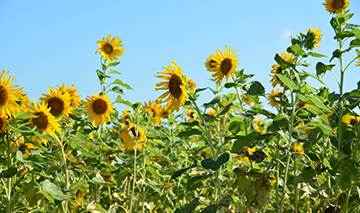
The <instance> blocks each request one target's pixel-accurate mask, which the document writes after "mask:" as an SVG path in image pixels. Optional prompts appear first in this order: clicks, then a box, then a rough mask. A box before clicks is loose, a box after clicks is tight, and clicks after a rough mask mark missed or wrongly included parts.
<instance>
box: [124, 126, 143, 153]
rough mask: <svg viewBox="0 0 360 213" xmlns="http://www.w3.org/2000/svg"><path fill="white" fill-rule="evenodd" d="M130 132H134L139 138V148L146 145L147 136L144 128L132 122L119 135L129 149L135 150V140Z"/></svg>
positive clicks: (134, 135)
mask: <svg viewBox="0 0 360 213" xmlns="http://www.w3.org/2000/svg"><path fill="white" fill-rule="evenodd" d="M130 134H132V136H133V137H136V138H137V140H138V143H137V146H136V148H137V149H141V148H142V147H143V146H145V141H146V140H147V138H146V136H145V134H144V132H143V131H142V129H141V128H140V127H137V126H135V125H134V124H130V125H129V126H128V127H127V128H125V129H123V130H121V131H120V134H119V135H118V138H121V139H123V143H124V145H125V147H126V148H127V149H129V150H134V147H135V141H134V139H133V138H132V136H131V135H130Z"/></svg>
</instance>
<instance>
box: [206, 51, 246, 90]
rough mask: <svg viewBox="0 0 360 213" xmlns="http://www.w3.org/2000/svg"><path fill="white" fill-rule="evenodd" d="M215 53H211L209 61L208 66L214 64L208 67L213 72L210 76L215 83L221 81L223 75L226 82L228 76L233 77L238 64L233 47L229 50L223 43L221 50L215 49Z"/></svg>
mask: <svg viewBox="0 0 360 213" xmlns="http://www.w3.org/2000/svg"><path fill="white" fill-rule="evenodd" d="M216 52H217V54H212V55H211V56H210V58H211V59H208V60H210V61H209V63H208V64H209V66H214V67H212V68H211V70H210V69H209V71H211V72H215V73H214V74H213V75H212V77H213V79H214V80H215V81H216V83H220V84H221V82H222V81H223V79H224V77H225V78H226V83H227V82H228V80H229V78H230V76H233V77H234V72H235V71H236V66H238V65H240V63H239V59H237V58H236V55H235V53H236V51H235V48H234V49H233V51H231V48H230V47H229V48H228V47H227V45H225V48H224V49H223V52H222V53H221V52H220V50H216Z"/></svg>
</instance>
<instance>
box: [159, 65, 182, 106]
mask: <svg viewBox="0 0 360 213" xmlns="http://www.w3.org/2000/svg"><path fill="white" fill-rule="evenodd" d="M172 65H173V67H174V68H175V70H174V69H173V68H171V67H170V66H167V65H166V66H165V67H164V68H165V69H166V70H165V71H163V72H158V74H165V75H155V76H156V77H158V78H161V79H164V80H166V81H163V82H160V83H157V84H155V85H154V86H155V87H158V88H155V90H168V91H166V92H165V93H164V94H162V95H161V96H160V97H159V98H158V99H160V100H162V99H164V98H166V99H165V100H164V101H161V103H164V102H168V103H167V107H166V108H167V110H169V111H172V110H176V111H179V109H180V106H182V105H184V104H185V101H186V100H187V99H188V94H187V90H186V84H187V79H186V76H183V74H182V71H181V67H180V66H179V67H178V66H177V65H176V62H175V61H173V62H172ZM166 75H169V76H166Z"/></svg>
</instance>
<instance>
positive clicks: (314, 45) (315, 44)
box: [306, 26, 323, 50]
mask: <svg viewBox="0 0 360 213" xmlns="http://www.w3.org/2000/svg"><path fill="white" fill-rule="evenodd" d="M306 31H307V32H309V31H310V32H311V33H314V35H315V41H314V44H313V47H312V48H311V50H312V49H316V48H318V47H319V45H318V44H319V43H320V41H321V39H322V36H323V35H322V34H320V32H321V30H316V29H315V26H313V27H312V28H311V29H307V30H306Z"/></svg>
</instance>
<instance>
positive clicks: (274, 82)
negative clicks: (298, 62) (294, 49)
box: [269, 51, 295, 87]
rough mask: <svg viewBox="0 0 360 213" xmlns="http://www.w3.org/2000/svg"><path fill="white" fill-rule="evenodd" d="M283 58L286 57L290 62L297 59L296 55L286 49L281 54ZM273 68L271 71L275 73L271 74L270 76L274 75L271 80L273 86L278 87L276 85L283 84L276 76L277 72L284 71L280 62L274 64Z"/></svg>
mask: <svg viewBox="0 0 360 213" xmlns="http://www.w3.org/2000/svg"><path fill="white" fill-rule="evenodd" d="M280 57H281V58H282V59H284V60H285V61H287V62H289V63H294V61H295V57H294V55H293V54H291V53H287V52H286V51H284V52H283V53H281V56H280ZM272 68H273V69H272V70H271V71H270V73H274V74H273V75H270V77H272V79H271V80H270V81H269V82H271V83H272V86H273V87H276V85H278V84H279V85H280V86H282V82H281V81H280V80H279V79H278V77H277V76H276V74H277V73H280V74H281V73H282V68H281V66H280V64H274V65H273V66H272Z"/></svg>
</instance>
